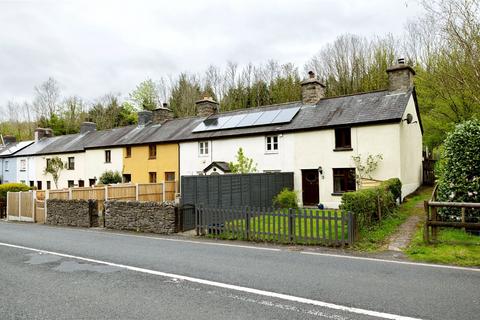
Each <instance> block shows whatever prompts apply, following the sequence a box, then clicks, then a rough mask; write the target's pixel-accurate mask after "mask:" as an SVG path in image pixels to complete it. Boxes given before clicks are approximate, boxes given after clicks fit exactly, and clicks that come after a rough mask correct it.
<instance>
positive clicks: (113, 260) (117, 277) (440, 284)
mask: <svg viewBox="0 0 480 320" xmlns="http://www.w3.org/2000/svg"><path fill="white" fill-rule="evenodd" d="M236 244H242V245H244V244H245V243H237V242H209V241H185V240H184V239H179V238H175V237H149V236H137V235H133V234H116V233H111V232H104V231H97V230H86V229H70V228H57V227H48V226H41V225H34V224H18V223H6V222H0V319H209V320H210V319H336V320H342V319H379V318H380V319H381V318H391V319H402V317H411V318H420V319H478V315H479V314H480V270H479V269H476V270H473V269H472V270H469V269H467V268H464V269H462V268H439V267H434V266H428V265H417V264H401V263H394V262H388V261H381V260H378V261H376V260H370V259H362V258H360V259H358V258H352V257H348V256H347V257H341V256H340V257H338V256H333V255H324V254H320V255H315V254H305V253H304V252H300V251H296V250H289V249H288V248H286V247H271V246H270V247H262V246H248V245H247V246H237V245H236ZM232 245H233V246H232ZM404 319H405V318H404Z"/></svg>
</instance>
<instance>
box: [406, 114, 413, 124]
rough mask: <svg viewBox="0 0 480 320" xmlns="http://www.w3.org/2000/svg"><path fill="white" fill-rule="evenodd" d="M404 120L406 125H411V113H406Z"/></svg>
mask: <svg viewBox="0 0 480 320" xmlns="http://www.w3.org/2000/svg"><path fill="white" fill-rule="evenodd" d="M405 120H407V124H410V123H412V121H413V116H412V114H411V113H407V119H405Z"/></svg>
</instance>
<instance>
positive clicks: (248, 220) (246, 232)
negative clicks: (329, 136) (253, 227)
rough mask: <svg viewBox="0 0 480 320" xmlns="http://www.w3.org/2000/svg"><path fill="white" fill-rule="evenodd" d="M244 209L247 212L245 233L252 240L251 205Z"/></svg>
mask: <svg viewBox="0 0 480 320" xmlns="http://www.w3.org/2000/svg"><path fill="white" fill-rule="evenodd" d="M243 211H244V214H245V234H246V236H247V240H250V207H246V208H244V209H243Z"/></svg>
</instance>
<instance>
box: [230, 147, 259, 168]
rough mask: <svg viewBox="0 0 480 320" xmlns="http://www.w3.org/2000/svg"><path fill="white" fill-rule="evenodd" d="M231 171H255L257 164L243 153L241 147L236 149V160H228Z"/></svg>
mask: <svg viewBox="0 0 480 320" xmlns="http://www.w3.org/2000/svg"><path fill="white" fill-rule="evenodd" d="M228 167H229V168H230V171H231V172H232V173H252V172H257V164H254V163H253V159H250V158H248V157H247V156H245V154H244V153H243V149H242V148H240V149H238V152H237V162H236V163H233V162H230V163H229V164H228Z"/></svg>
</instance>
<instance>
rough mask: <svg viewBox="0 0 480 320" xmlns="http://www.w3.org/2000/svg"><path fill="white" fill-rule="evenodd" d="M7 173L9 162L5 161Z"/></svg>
mask: <svg viewBox="0 0 480 320" xmlns="http://www.w3.org/2000/svg"><path fill="white" fill-rule="evenodd" d="M5 171H8V160H5Z"/></svg>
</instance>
